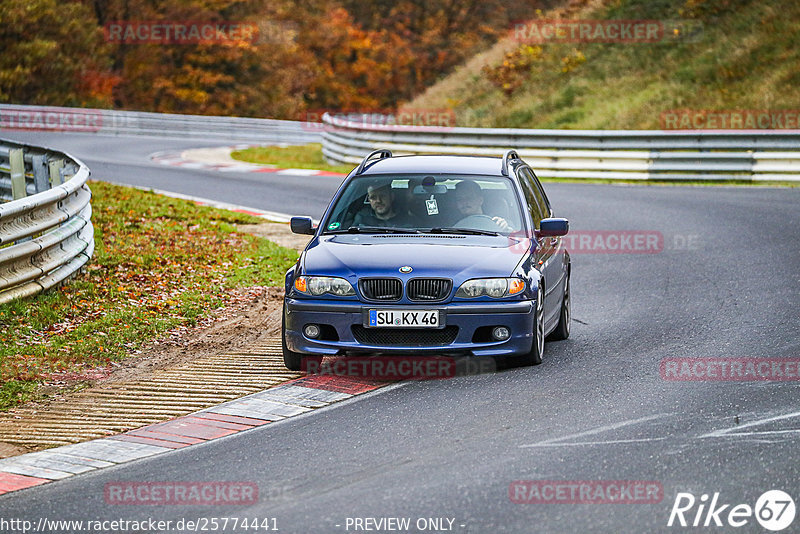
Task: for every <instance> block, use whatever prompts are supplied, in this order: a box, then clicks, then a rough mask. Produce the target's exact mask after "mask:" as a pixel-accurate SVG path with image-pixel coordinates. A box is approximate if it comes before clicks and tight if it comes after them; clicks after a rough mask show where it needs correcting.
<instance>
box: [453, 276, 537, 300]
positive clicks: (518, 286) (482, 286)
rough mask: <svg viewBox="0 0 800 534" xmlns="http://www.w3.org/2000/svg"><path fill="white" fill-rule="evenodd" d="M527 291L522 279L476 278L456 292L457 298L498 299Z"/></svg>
mask: <svg viewBox="0 0 800 534" xmlns="http://www.w3.org/2000/svg"><path fill="white" fill-rule="evenodd" d="M524 290H525V280H523V279H522V278H474V279H472V280H467V281H466V282H464V283H463V284H461V287H459V288H458V291H456V298H461V299H474V298H476V297H482V296H484V295H487V296H489V297H493V298H496V299H499V298H503V297H508V296H510V295H516V294H517V293H520V292H522V291H524Z"/></svg>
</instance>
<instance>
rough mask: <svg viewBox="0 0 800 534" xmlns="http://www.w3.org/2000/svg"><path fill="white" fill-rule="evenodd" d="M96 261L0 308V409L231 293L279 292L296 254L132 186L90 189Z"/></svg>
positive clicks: (95, 371)
mask: <svg viewBox="0 0 800 534" xmlns="http://www.w3.org/2000/svg"><path fill="white" fill-rule="evenodd" d="M90 187H91V189H92V194H93V197H92V209H93V214H92V223H93V224H94V228H95V247H96V248H95V255H94V258H92V261H91V262H90V263H89V264H88V265H87V267H86V269H85V272H84V273H83V274H81V275H79V276H78V277H77V278H75V279H74V280H72V281H71V282H70V283H69V284H67V285H65V286H63V287H61V288H59V289H57V290H53V291H50V292H47V293H45V294H42V295H38V296H36V297H32V298H30V299H25V300H21V301H14V302H11V303H8V304H4V305H0V381H1V382H2V385H0V409H8V408H9V407H12V406H14V405H16V404H18V403H20V402H24V401H26V400H28V399H30V398H32V396H34V395H35V394H36V387H37V385H39V384H41V383H43V382H47V381H53V380H56V381H58V380H65V379H66V380H70V381H76V380H77V381H80V380H82V379H91V378H94V377H96V376H98V375H102V374H103V372H104V371H106V370H107V369H108V368H109V367H110V366H111V365H112V362H114V361H117V360H120V359H122V358H124V357H126V356H128V355H129V354H130V353H131V352H132V351H134V350H136V349H137V348H138V347H140V346H141V345H142V344H143V343H145V342H147V341H151V340H153V339H155V338H156V337H157V336H159V335H160V334H161V333H163V332H165V331H166V330H169V329H170V328H173V327H175V326H179V325H192V324H194V323H196V321H197V320H198V319H199V318H201V317H203V316H205V315H207V314H208V313H209V312H210V311H211V310H213V309H215V308H218V307H220V306H222V305H224V303H225V302H226V300H227V299H228V298H230V297H231V296H232V291H233V290H235V289H237V288H242V287H247V286H254V285H282V284H283V278H284V274H285V272H286V270H287V269H288V268H289V267H290V266H291V265H292V264H293V263H294V262H295V261H296V259H297V252H296V251H294V250H291V249H287V248H283V247H280V246H278V245H276V244H274V243H272V242H270V241H267V240H265V239H262V238H258V237H255V236H250V235H246V234H242V233H238V232H237V231H236V228H235V227H234V224H248V223H259V222H263V221H262V220H261V219H258V218H256V217H252V216H250V215H246V214H240V213H234V212H230V211H225V210H219V209H214V208H209V207H206V206H197V205H195V204H193V203H191V202H188V201H185V200H180V199H174V198H168V197H163V196H159V195H156V194H154V193H149V192H145V191H140V190H136V189H132V188H127V187H121V186H116V185H112V184H107V183H103V182H91V184H90Z"/></svg>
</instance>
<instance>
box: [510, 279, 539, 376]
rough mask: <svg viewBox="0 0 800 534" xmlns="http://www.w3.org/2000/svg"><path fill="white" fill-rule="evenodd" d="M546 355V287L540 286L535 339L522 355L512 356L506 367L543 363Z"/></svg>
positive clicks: (534, 330)
mask: <svg viewBox="0 0 800 534" xmlns="http://www.w3.org/2000/svg"><path fill="white" fill-rule="evenodd" d="M543 355H544V289H543V288H542V286H539V289H538V290H537V291H536V315H535V317H534V320H533V340H532V342H531V350H530V352H528V353H526V354H522V355H520V356H512V357H510V358H508V359H507V360H506V362H505V365H504V367H528V366H530V365H539V364H540V363H542V356H543Z"/></svg>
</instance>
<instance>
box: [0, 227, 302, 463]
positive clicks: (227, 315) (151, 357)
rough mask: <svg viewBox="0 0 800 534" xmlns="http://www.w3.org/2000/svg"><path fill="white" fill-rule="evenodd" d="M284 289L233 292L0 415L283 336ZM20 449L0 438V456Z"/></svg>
mask: <svg viewBox="0 0 800 534" xmlns="http://www.w3.org/2000/svg"><path fill="white" fill-rule="evenodd" d="M238 228H239V230H240V231H242V232H247V233H251V234H253V235H256V236H259V237H263V238H266V239H269V240H270V241H273V242H275V243H278V244H279V245H281V246H285V247H287V248H294V249H297V250H302V249H303V248H304V247H305V245H306V243H307V242H308V239H309V237H308V236H298V235H296V234H292V232H291V230H290V229H289V225H288V224H284V223H263V224H255V225H240V226H239V227H238ZM282 306H283V287H263V286H257V287H250V288H245V289H239V290H234V291H232V292H231V294H230V297H229V298H228V300H227V301H226V304H225V306H224V307H223V308H220V309H218V310H213V311H211V312H210V313H209V315H208V316H207V317H205V318H203V319H201V320H199V321H198V323H197V324H196V325H194V326H179V327H176V328H173V329H171V330H169V331H168V332H166V333H165V334H164V335H162V336H161V337H159V338H158V339H157V340H154V341H151V342H149V343H147V344H145V345H144V346H143V347H141V348H139V349H138V350H135V351H132V352H131V354H130V355H129V357H127V358H125V359H124V360H122V361H120V362H112V363H111V364H110V365H109V366H107V367H102V368H95V369H89V370H86V371H84V372H80V373H74V372H73V373H59V374H54V375H51V376H50V378H49V379H48V380H47V381H46V382H45V383H44V384H42V386H41V387H40V388H39V390H38V393H39V394H40V397H39V398H38V400H34V401H32V402H28V403H25V404H23V405H20V406H17V407H15V408H13V409H11V410H10V411H9V412H8V413H7V414H4V415H3V416H2V417H1V418H2V419H8V418H13V417H14V413H15V412H17V411H18V410H36V411H39V412H40V413H42V414H43V415H44V414H46V413H47V410H48V406H49V405H51V404H53V403H56V402H63V401H64V400H65V399H67V398H69V396H70V395H71V394H74V393H76V392H78V391H86V390H87V389H88V390H89V391H91V389H93V388H98V389H100V388H103V387H105V386H108V385H110V384H115V383H119V382H129V381H136V380H140V379H143V378H148V377H149V376H150V375H151V374H152V373H153V372H154V371H157V370H161V369H168V368H173V367H177V366H180V365H182V364H184V363H187V362H191V361H194V360H197V359H200V358H204V357H206V356H210V355H216V354H222V353H228V354H230V353H232V352H233V353H235V352H237V351H240V350H243V349H245V348H246V347H247V346H249V345H253V344H257V343H259V342H262V341H264V340H266V339H269V338H274V337H276V336H278V335H279V333H280V328H281V313H282ZM19 453H20V449H19V448H18V447H15V446H13V445H10V444H7V443H3V442H0V458H3V457H7V456H13V455H15V454H19Z"/></svg>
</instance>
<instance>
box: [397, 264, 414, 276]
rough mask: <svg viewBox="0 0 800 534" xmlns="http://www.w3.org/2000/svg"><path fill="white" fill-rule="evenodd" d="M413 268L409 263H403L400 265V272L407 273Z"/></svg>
mask: <svg viewBox="0 0 800 534" xmlns="http://www.w3.org/2000/svg"><path fill="white" fill-rule="evenodd" d="M413 270H414V269H412V268H411V266H410V265H403V266H402V267H400V272H401V273H403V274H408V273H410V272H411V271H413Z"/></svg>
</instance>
